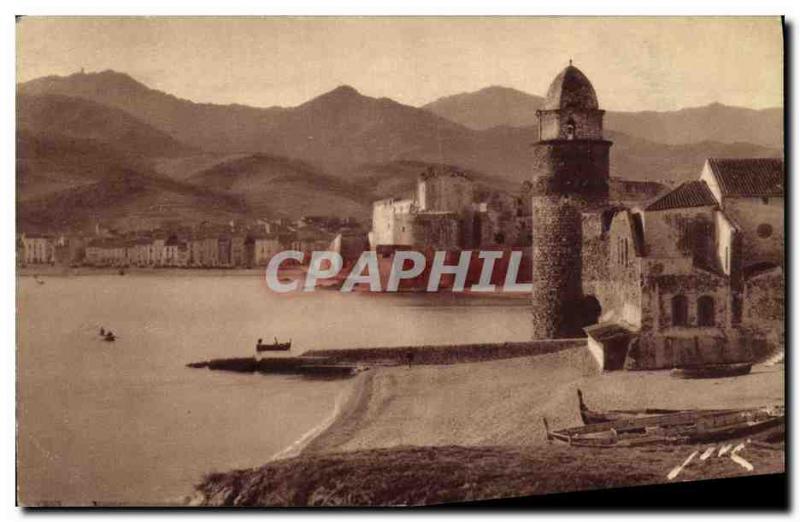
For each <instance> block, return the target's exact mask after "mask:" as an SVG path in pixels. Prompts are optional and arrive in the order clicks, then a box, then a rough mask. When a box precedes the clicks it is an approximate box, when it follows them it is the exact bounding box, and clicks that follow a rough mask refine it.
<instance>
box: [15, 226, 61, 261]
mask: <svg viewBox="0 0 800 522" xmlns="http://www.w3.org/2000/svg"><path fill="white" fill-rule="evenodd" d="M21 242H22V261H23V263H24V264H26V265H36V264H51V263H53V262H54V261H55V251H54V248H55V247H54V244H53V238H52V237H50V236H47V235H38V234H31V235H26V234H23V235H22V237H21Z"/></svg>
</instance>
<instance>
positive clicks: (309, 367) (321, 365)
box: [186, 356, 359, 378]
mask: <svg viewBox="0 0 800 522" xmlns="http://www.w3.org/2000/svg"><path fill="white" fill-rule="evenodd" d="M186 366H188V367H189V368H208V369H209V370H223V371H229V372H240V373H255V372H259V373H272V374H284V375H306V376H309V377H317V378H341V377H350V376H352V375H355V374H356V373H357V372H358V370H359V367H357V366H354V365H351V364H338V363H337V362H336V361H333V360H330V359H328V358H324V357H305V356H300V357H275V358H267V359H261V360H258V359H256V358H255V357H233V358H227V359H211V360H209V361H201V362H194V363H189V364H187V365H186Z"/></svg>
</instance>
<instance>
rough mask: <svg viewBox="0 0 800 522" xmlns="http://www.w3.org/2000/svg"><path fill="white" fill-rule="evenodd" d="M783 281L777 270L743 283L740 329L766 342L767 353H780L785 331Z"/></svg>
mask: <svg viewBox="0 0 800 522" xmlns="http://www.w3.org/2000/svg"><path fill="white" fill-rule="evenodd" d="M785 297H786V295H785V278H784V274H783V270H782V269H781V268H775V269H773V270H769V271H767V272H763V273H760V274H757V275H755V276H752V277H750V278H749V279H747V281H745V286H744V306H743V311H742V315H743V317H742V326H743V327H745V328H747V329H748V330H749V331H750V332H751V333H752V334H753V335H754V336H755V337H758V338H761V339H763V340H764V341H766V342H767V343H768V345H769V348H770V349H771V350H778V349H782V348H783V346H784V343H785V341H784V335H785V330H786V315H785V314H786V308H785V307H786V303H785Z"/></svg>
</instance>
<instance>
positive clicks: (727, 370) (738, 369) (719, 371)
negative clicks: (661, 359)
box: [672, 363, 753, 379]
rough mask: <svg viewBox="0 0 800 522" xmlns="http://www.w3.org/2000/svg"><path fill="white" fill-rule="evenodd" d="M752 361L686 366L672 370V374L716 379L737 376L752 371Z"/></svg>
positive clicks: (681, 377)
mask: <svg viewBox="0 0 800 522" xmlns="http://www.w3.org/2000/svg"><path fill="white" fill-rule="evenodd" d="M752 367H753V365H752V364H751V363H733V364H706V365H702V366H684V367H682V368H675V369H673V370H672V376H673V377H678V378H680V379H716V378H721V377H737V376H739V375H747V374H748V373H750V370H751V369H752Z"/></svg>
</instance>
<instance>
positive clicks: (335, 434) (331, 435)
mask: <svg viewBox="0 0 800 522" xmlns="http://www.w3.org/2000/svg"><path fill="white" fill-rule="evenodd" d="M376 371H378V369H370V370H367V371H365V372H362V373H361V374H359V375H357V376H356V378H355V379H356V380H355V382H353V383H352V386H351V388H350V393H348V394H347V398H346V399H345V400H344V402H343V403H342V406H341V408H339V411H338V412H337V414H336V415H335V416H332V418H331V421H330V423H328V424H327V426H325V427H324V428H323V429H321V430H319V432H318V433H317V434H316V436H314V437H311V438H310V439H309V440H308V441H307V442H306V444H304V445H303V446H302V447H301V448H299V451H297V453H296V454H294V455H290V456H291V457H294V456H300V455H303V456H305V455H313V454H316V453H325V452H327V451H330V450H331V448H334V447H335V446H336V445H338V444H341V443H343V442H345V441H346V440H347V439H348V438H349V435H350V434H351V432H352V431H353V430H355V429H356V428H357V426H358V425H359V424H360V422H361V421H362V420H363V419H364V418H366V413H367V410H368V408H369V404H370V402H371V400H372V397H373V393H372V391H373V382H374V379H375V372H376ZM342 439H344V440H342ZM283 458H289V457H283Z"/></svg>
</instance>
